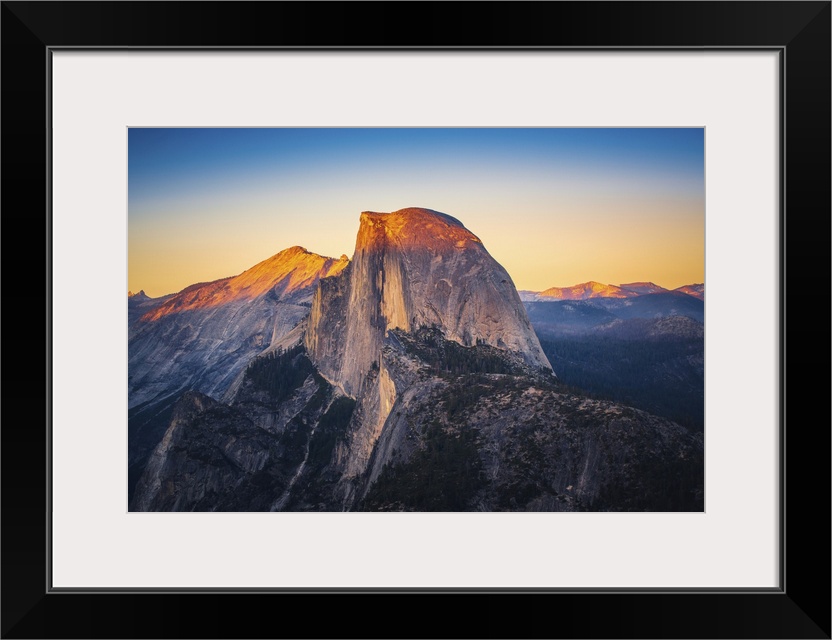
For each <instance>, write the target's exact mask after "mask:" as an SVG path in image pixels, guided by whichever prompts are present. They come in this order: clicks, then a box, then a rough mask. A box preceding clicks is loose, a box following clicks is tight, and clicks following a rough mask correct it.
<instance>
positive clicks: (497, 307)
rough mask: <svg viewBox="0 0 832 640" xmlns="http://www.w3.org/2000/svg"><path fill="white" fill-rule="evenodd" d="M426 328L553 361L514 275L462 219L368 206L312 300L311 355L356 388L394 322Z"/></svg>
mask: <svg viewBox="0 0 832 640" xmlns="http://www.w3.org/2000/svg"><path fill="white" fill-rule="evenodd" d="M420 326H438V327H440V328H441V329H442V331H443V333H444V335H445V338H446V339H448V340H454V341H455V342H459V343H460V344H463V345H466V346H470V345H473V344H477V343H482V344H488V345H492V346H495V347H498V348H501V349H505V350H507V351H511V352H514V353H516V354H517V355H519V356H520V357H522V358H523V360H524V361H525V362H526V363H527V364H529V365H531V366H534V367H543V368H545V369H551V365H550V364H549V361H548V360H547V359H546V356H545V355H544V354H543V350H542V349H541V348H540V343H539V342H538V340H537V336H536V335H535V333H534V331H533V330H532V328H531V325H530V324H529V320H528V317H527V316H526V311H525V308H524V307H523V304H522V302H521V301H520V297H519V296H518V294H517V290H516V289H515V287H514V283H513V282H512V280H511V277H510V276H509V275H508V273H507V272H506V270H505V269H503V267H502V266H500V265H499V264H498V263H497V261H496V260H494V258H492V257H491V256H490V255H489V254H488V252H487V251H486V250H485V247H483V245H482V242H480V240H479V238H477V237H476V236H475V235H474V234H473V233H471V232H470V231H468V229H466V228H465V227H464V226H463V225H462V223H461V222H459V221H458V220H456V219H455V218H452V217H451V216H448V215H445V214H442V213H438V212H436V211H431V210H429V209H402V210H401V211H396V212H394V213H372V212H364V213H362V214H361V225H360V228H359V230H358V238H357V240H356V246H355V254H354V255H353V260H352V263H351V264H350V266H349V268H347V269H345V270H344V272H343V274H342V275H341V276H340V277H338V278H336V279H335V280H334V281H323V282H322V283H321V287H320V288H319V290H318V292H317V293H316V296H315V298H314V299H313V301H312V312H311V316H310V322H309V328H308V330H307V334H306V347H307V350H308V351H309V353H310V356H311V357H312V359H313V361H314V362H315V363H316V364H317V365H318V367H319V368H320V369H321V372H322V373H323V374H324V375H325V376H327V377H328V378H330V379H332V380H333V381H334V382H336V383H337V384H339V385H341V386H342V387H343V389H344V390H345V391H346V392H347V393H348V394H350V395H353V396H354V395H355V394H356V393H357V391H358V388H359V386H360V384H361V381H362V379H363V378H364V377H365V376H366V375H367V372H368V371H369V370H370V368H371V366H372V365H373V363H374V362H375V363H378V361H379V357H380V352H381V346H382V343H383V341H384V338H385V335H386V332H387V330H388V329H395V328H398V329H402V330H404V331H413V330H416V329H418V328H419V327H420Z"/></svg>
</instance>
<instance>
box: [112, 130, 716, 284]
mask: <svg viewBox="0 0 832 640" xmlns="http://www.w3.org/2000/svg"><path fill="white" fill-rule="evenodd" d="M134 131H139V132H147V131H150V133H147V134H145V133H141V135H139V134H136V137H135V139H134V137H133V136H134V133H133V132H134ZM157 131H158V130H133V129H131V130H130V132H131V138H130V146H129V150H130V154H131V155H130V177H129V180H130V184H129V190H130V202H129V212H128V289H129V290H131V291H133V292H137V291H139V290H144V291H145V292H146V293H147V295H149V296H151V297H158V296H162V295H165V294H169V293H175V292H178V291H180V290H182V289H184V288H185V287H187V286H189V285H192V284H195V283H198V282H210V281H214V280H217V279H220V278H224V277H229V276H235V275H238V274H240V273H242V272H243V271H245V270H246V269H249V268H250V267H252V266H254V265H255V264H257V263H259V262H261V261H263V260H266V259H268V258H270V257H271V256H273V255H275V254H277V253H279V252H280V251H282V250H284V249H287V248H289V247H292V246H302V247H305V248H306V249H307V250H309V251H311V252H314V253H318V254H321V255H323V256H326V257H332V258H336V259H337V258H339V257H340V256H341V255H342V254H345V255H347V256H348V257H350V258H351V257H352V253H353V250H354V247H355V239H356V234H357V232H358V226H359V216H360V213H361V212H362V211H379V212H390V211H396V210H399V209H403V208H406V207H424V208H429V209H434V210H437V211H441V212H444V213H447V214H449V215H451V216H453V217H455V218H457V219H459V220H460V221H461V222H462V223H463V224H464V225H465V226H466V227H467V228H468V229H469V230H470V231H471V232H472V233H474V234H475V235H476V236H478V237H479V238H480V239H481V240H482V242H483V245H484V246H485V248H486V249H487V250H488V251H489V253H490V254H491V255H492V256H493V257H494V258H495V259H496V260H497V261H498V262H500V264H502V265H503V267H505V268H506V270H507V271H508V272H509V274H510V275H511V277H512V279H513V281H514V284H515V286H516V287H517V289H520V290H524V289H525V290H532V291H542V290H544V289H548V288H550V287H568V286H573V285H576V284H579V283H583V282H587V281H589V280H595V281H597V282H601V283H603V284H615V285H618V284H621V283H627V282H638V281H651V282H654V283H655V284H658V285H660V286H662V287H665V288H667V289H674V288H677V287H680V286H683V285H687V284H693V283H702V282H704V273H705V245H704V237H705V194H704V137H703V134H702V133H701V131H700V130H675V129H673V130H667V131H668V133H667V136H668V137H669V138H671V140H670V141H665V134H664V133H663V130H654V129H649V130H634V131H629V130H624V133H621V131H622V130H609V133H607V131H606V130H587V131H588V132H585V131H584V130H565V132H563V131H561V130H525V129H520V130H504V129H494V130H491V129H487V130H457V129H448V130H433V129H429V130H422V129H419V130H340V129H334V130H293V131H290V132H288V133H285V136H289V138H291V139H289V140H284V137H281V136H284V132H283V131H282V130H278V132H277V133H275V132H274V130H263V131H266V132H268V133H269V135H271V136H272V138H274V139H271V138H269V135H265V134H262V135H261V134H260V133H259V130H254V131H252V130H196V131H197V132H198V133H194V134H187V133H182V131H181V130H176V129H174V130H165V131H170V132H171V133H169V134H164V133H156V132H157ZM228 131H231V132H237V131H243V132H246V135H248V136H249V138H247V140H248V141H247V143H246V144H247V145H248V146H246V145H243V144H242V143H240V144H237V142H235V140H236V138H233V136H234V135H238V134H236V133H227V132H228ZM642 131H643V132H644V133H642ZM680 131H681V133H679V132H680ZM215 132H220V133H215ZM223 132H226V133H223ZM367 132H369V133H367ZM220 134H223V135H226V136H231V137H230V138H228V139H225V140H224V142H223V144H222V145H220V144H219V143H217V144H215V143H214V142H213V137H212V136H215V135H220ZM278 134H279V135H278ZM145 135H146V136H147V140H145V139H144V138H143V137H142V136H145ZM189 135H192V137H193V138H194V139H193V140H192V139H191V138H190V137H188V136H189ZM240 135H241V134H240ZM154 136H156V137H154ZM164 136H180V137H179V138H176V139H175V140H168V139H167V138H166V137H164ZM183 136H184V137H183ZM697 136H698V137H697ZM157 138H158V139H157ZM295 138H296V139H295ZM550 138H551V139H550ZM608 138H609V140H608ZM676 138H680V139H679V140H676ZM174 143H175V144H174ZM189 145H190V146H189ZM212 145H214V146H212ZM235 145H237V146H235ZM316 145H317V146H316ZM443 145H444V146H443ZM677 147H678V149H677ZM181 149H185V150H186V151H187V153H186V151H180V150H181ZM231 151H235V152H236V154H235V153H231ZM316 154H317V155H316ZM284 156H285V158H284Z"/></svg>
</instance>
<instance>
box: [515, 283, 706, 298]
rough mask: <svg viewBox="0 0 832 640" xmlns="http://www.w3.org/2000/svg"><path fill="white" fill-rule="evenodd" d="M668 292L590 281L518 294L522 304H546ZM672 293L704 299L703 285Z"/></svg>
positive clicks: (645, 286)
mask: <svg viewBox="0 0 832 640" xmlns="http://www.w3.org/2000/svg"><path fill="white" fill-rule="evenodd" d="M670 291H671V290H670V289H665V288H664V287H661V286H659V285H657V284H654V283H652V282H630V283H627V284H620V285H614V284H603V283H600V282H596V281H594V280H590V281H589V282H582V283H581V284H576V285H573V286H571V287H550V288H548V289H545V290H543V291H530V290H527V289H524V290H522V291H520V292H519V294H520V299H521V300H522V301H523V302H536V301H540V302H546V301H555V300H592V299H596V298H618V299H621V298H634V297H636V296H642V295H649V294H653V293H668V292H670ZM673 291H677V292H680V293H685V294H687V295H690V296H693V297H694V298H698V299H699V300H704V299H705V285H704V284H688V285H684V286H681V287H677V288H676V289H673Z"/></svg>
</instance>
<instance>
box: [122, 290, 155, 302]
mask: <svg viewBox="0 0 832 640" xmlns="http://www.w3.org/2000/svg"><path fill="white" fill-rule="evenodd" d="M127 297H128V298H134V299H136V300H150V297H149V296H148V295H147V294H146V293H145V292H144V289H142V290H141V291H139V292H138V293H133V292H132V291H128V292H127Z"/></svg>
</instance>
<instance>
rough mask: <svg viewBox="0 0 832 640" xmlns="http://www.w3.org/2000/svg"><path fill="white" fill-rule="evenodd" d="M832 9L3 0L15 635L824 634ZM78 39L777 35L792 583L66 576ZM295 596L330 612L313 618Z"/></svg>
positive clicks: (730, 44) (8, 592) (712, 38)
mask: <svg viewBox="0 0 832 640" xmlns="http://www.w3.org/2000/svg"><path fill="white" fill-rule="evenodd" d="M830 15H831V14H830V2H828V1H824V2H754V1H752V2H643V3H642V2H610V3H608V2H575V3H573V2H552V3H550V2H541V3H524V2H517V3H432V2H426V3H390V4H387V3H367V4H365V3H352V2H345V3H332V4H328V3H282V2H280V3H270V2H205V3H199V2H147V3H145V2H89V3H86V2H3V3H2V13H0V20H1V21H2V32H1V33H0V43H1V44H2V69H1V70H2V156H0V161H2V170H3V171H2V196H1V197H2V201H0V204H2V211H3V223H4V227H5V228H4V231H5V234H3V249H4V251H3V253H2V266H3V270H2V292H3V298H2V299H3V303H4V307H5V309H4V310H5V313H4V314H3V321H4V322H3V325H4V326H3V328H4V330H5V331H4V335H5V337H6V341H5V346H6V350H5V354H4V356H5V357H4V358H3V361H2V374H3V376H2V379H3V385H2V399H3V410H4V411H3V417H4V418H5V420H3V424H2V431H0V438H2V441H1V444H2V450H1V454H2V496H1V497H2V502H0V508H2V541H1V542H0V545H1V546H0V553H2V561H1V562H0V579H1V582H2V603H0V614H2V618H1V620H2V622H1V623H0V624H1V625H2V626H1V627H0V633H2V637H4V638H35V637H37V638H100V637H110V638H115V637H145V638H156V637H159V638H161V637H168V638H170V637H182V638H186V637H201V638H214V637H245V638H253V637H289V636H294V637H354V636H361V637H395V636H406V637H435V636H450V635H464V636H468V637H494V636H501V637H572V638H595V637H604V638H619V637H621V638H630V637H641V638H829V637H830V632H831V631H832V624H831V623H830V595H831V594H830V544H829V541H830V482H829V480H830V453H829V452H830V428H829V427H830V408H829V389H830V376H829V366H828V365H829V360H828V358H829V353H830V349H829V347H830V343H829V327H830V326H832V321H831V319H830V304H829V297H828V296H829V292H830V290H832V289H831V288H830V208H831V207H830V204H831V203H830V76H831V75H832V74H830ZM62 47H74V48H104V49H106V48H120V49H123V48H125V47H160V48H180V47H181V48H195V49H200V48H215V47H227V48H232V49H233V48H246V47H281V48H292V47H297V48H308V47H312V48H319V47H323V48H379V49H384V48H390V47H395V48H400V47H404V48H412V49H421V48H424V47H434V48H466V49H472V50H485V49H491V48H508V49H512V48H516V49H524V48H529V47H541V48H552V47H558V48H607V49H621V50H633V49H649V50H652V49H663V48H677V47H684V48H694V49H702V50H718V49H760V48H764V49H772V50H777V51H779V54H780V61H781V78H783V79H784V80H785V82H784V83H783V87H782V94H781V114H782V116H781V117H782V125H781V154H782V157H781V184H782V185H784V186H785V189H783V190H781V212H782V213H781V229H780V231H781V238H783V240H784V242H783V245H782V247H781V260H780V269H781V274H780V275H781V287H782V289H781V291H782V295H781V299H782V303H781V309H780V319H781V331H782V332H783V339H782V340H781V345H780V362H781V367H782V373H781V382H780V385H781V403H780V406H781V409H780V410H781V416H780V418H781V451H782V459H781V474H780V475H781V481H780V482H781V485H780V489H781V506H782V508H781V513H782V519H781V523H780V531H781V539H782V541H783V546H782V551H783V553H782V554H781V564H780V576H781V580H780V588H778V589H775V590H760V591H756V592H749V591H739V590H738V591H735V592H732V591H730V590H723V591H719V592H715V591H712V590H705V591H702V590H696V589H690V590H676V591H673V592H670V591H654V592H644V591H638V592H630V591H627V590H621V591H617V592H609V591H595V590H584V591H582V592H579V591H570V592H558V593H547V592H533V591H529V592H500V591H493V590H492V591H485V592H482V593H470V592H468V593H466V592H459V593H447V592H438V591H436V592H434V591H431V590H423V592H419V591H417V590H403V591H402V592H401V593H398V592H396V593H392V592H386V591H385V592H373V591H371V590H362V591H351V592H346V593H332V592H326V591H320V592H314V593H298V592H287V593H269V592H256V591H248V592H245V593H243V594H240V593H234V592H225V591H223V590H207V591H206V592H205V593H193V592H181V593H176V592H165V593H161V592H154V591H152V590H148V592H138V591H134V592H126V593H125V592H120V593H109V592H107V591H106V590H103V589H102V590H99V591H98V592H75V593H67V592H64V593H58V592H55V591H53V590H52V589H51V588H50V585H49V561H48V553H47V549H48V546H47V543H48V531H49V525H50V515H49V513H50V509H49V504H50V503H49V492H48V487H49V477H50V476H49V469H50V460H49V457H48V451H49V449H48V446H47V445H48V436H49V426H50V417H51V416H50V413H49V411H50V404H49V398H50V393H51V384H52V382H53V381H52V380H51V379H50V376H49V363H50V352H49V348H48V345H49V340H48V337H49V335H50V322H51V317H50V313H49V301H50V299H51V291H50V289H49V282H50V280H49V270H48V265H49V256H50V244H49V235H48V230H49V220H50V218H49V215H50V213H49V211H50V201H49V188H48V187H49V184H50V182H49V179H50V176H49V168H50V164H49V158H50V153H49V151H50V150H49V146H48V143H49V137H48V135H47V134H48V131H49V122H50V120H49V117H50V111H49V104H48V95H49V82H50V76H49V69H50V64H49V63H50V51H52V50H54V49H57V48H62ZM83 304H84V301H79V305H83ZM789 311H791V313H789ZM787 347H788V349H787ZM813 363H814V364H813ZM818 363H819V364H820V365H821V367H820V369H821V371H825V373H823V374H822V375H818V374H817V373H816V369H815V368H814V367H816V365H817V364H818ZM787 383H788V385H787ZM787 392H788V393H787ZM79 419H80V418H79ZM741 472H742V464H741V461H738V463H737V473H741ZM125 552H126V553H129V550H125ZM683 552H684V549H680V553H683ZM206 562H210V558H206ZM587 562H591V559H590V558H588V559H587ZM521 595H522V596H523V597H522V598H519V597H518V596H521ZM301 599H304V600H305V601H304V602H300V600H301ZM299 604H302V605H304V606H311V607H315V608H317V609H318V611H319V612H320V615H319V616H317V617H316V619H314V620H309V619H308V618H307V617H305V616H304V615H302V614H301V613H300V610H299V608H298V605H299ZM379 611H383V612H384V615H383V617H380V614H379ZM384 619H392V620H396V621H400V624H401V626H400V627H395V628H390V627H389V626H387V625H385V624H383V623H381V622H380V621H381V620H384ZM444 620H452V621H455V622H454V624H455V625H457V626H455V627H454V628H446V627H444V626H443V624H442V622H440V621H444Z"/></svg>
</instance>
